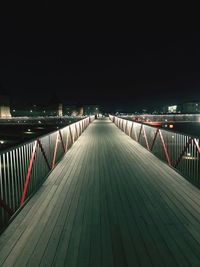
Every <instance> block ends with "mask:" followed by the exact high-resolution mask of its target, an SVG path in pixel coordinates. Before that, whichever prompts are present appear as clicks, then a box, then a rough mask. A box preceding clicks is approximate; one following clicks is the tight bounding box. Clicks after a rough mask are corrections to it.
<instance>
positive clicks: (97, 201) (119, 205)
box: [0, 119, 200, 267]
mask: <svg viewBox="0 0 200 267" xmlns="http://www.w3.org/2000/svg"><path fill="white" fill-rule="evenodd" d="M199 222H200V191H199V189H197V188H195V187H194V186H193V185H191V184H190V183H189V182H187V181H186V180H185V179H184V178H182V177H181V176H180V175H179V174H177V173H176V172H175V171H174V170H172V169H170V168H169V167H168V166H167V165H166V164H164V163H162V162H161V161H160V160H158V159H157V158H156V157H155V156H154V155H152V154H151V153H149V152H148V151H147V150H145V149H144V148H143V147H141V146H140V145H139V144H137V143H135V142H134V141H132V140H131V139H130V138H129V137H128V136H126V135H125V134H124V133H122V132H121V131H120V130H119V129H118V128H117V127H116V126H115V125H114V124H112V123H111V122H110V121H109V120H108V119H104V120H96V121H94V122H93V123H92V124H91V125H90V126H89V127H88V129H87V130H86V131H85V132H84V133H83V135H82V136H81V137H80V138H79V140H78V141H77V142H76V143H75V144H74V146H73V147H72V148H71V149H70V151H69V152H68V153H67V154H66V156H65V158H64V159H63V160H62V161H61V162H60V163H59V164H58V166H57V167H56V168H55V170H54V171H53V172H52V173H51V175H50V176H49V178H48V179H47V180H46V182H45V184H44V185H43V186H42V187H41V189H40V190H39V191H38V192H37V193H36V194H35V196H34V197H33V198H32V199H31V200H30V202H29V203H28V204H27V205H26V206H25V208H24V209H23V210H22V211H21V212H20V213H19V215H18V216H17V217H16V218H15V220H14V221H13V222H12V223H11V224H10V226H9V227H8V228H7V230H6V231H5V232H4V233H3V234H2V236H1V237H0V266H20V267H21V266H51V265H52V266H69V267H71V266H77V267H79V266H80V267H84V266H86V267H89V266H92V267H98V266H102V267H104V266H105V267H107V266H108V267H112V266H119V267H123V266H142V267H143V266H159V267H160V266H181V267H182V266H200V223H199Z"/></svg>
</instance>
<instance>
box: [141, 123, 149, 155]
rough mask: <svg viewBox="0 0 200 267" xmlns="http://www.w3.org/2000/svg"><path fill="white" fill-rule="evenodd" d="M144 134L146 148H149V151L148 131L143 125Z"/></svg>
mask: <svg viewBox="0 0 200 267" xmlns="http://www.w3.org/2000/svg"><path fill="white" fill-rule="evenodd" d="M143 133H144V139H145V142H146V146H147V149H148V150H150V149H149V143H148V140H147V135H146V130H145V126H144V125H143Z"/></svg>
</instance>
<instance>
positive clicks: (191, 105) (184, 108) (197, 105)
mask: <svg viewBox="0 0 200 267" xmlns="http://www.w3.org/2000/svg"><path fill="white" fill-rule="evenodd" d="M180 109H181V113H200V101H191V102H188V103H183V104H181V105H180Z"/></svg>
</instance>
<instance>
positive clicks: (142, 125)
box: [137, 124, 143, 143]
mask: <svg viewBox="0 0 200 267" xmlns="http://www.w3.org/2000/svg"><path fill="white" fill-rule="evenodd" d="M142 128H143V124H141V127H140V133H139V136H138V140H137V141H138V143H139V142H140V136H141V133H142Z"/></svg>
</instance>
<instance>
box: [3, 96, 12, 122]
mask: <svg viewBox="0 0 200 267" xmlns="http://www.w3.org/2000/svg"><path fill="white" fill-rule="evenodd" d="M10 117H11V113H10V104H9V99H8V97H7V96H4V95H0V118H10Z"/></svg>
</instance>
